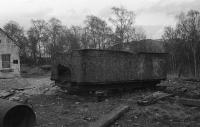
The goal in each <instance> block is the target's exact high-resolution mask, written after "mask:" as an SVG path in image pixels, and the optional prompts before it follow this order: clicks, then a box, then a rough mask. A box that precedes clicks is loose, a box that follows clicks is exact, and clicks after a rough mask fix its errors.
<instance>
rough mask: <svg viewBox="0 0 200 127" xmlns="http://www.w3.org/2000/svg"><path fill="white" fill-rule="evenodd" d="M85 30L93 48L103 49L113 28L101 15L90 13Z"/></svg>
mask: <svg viewBox="0 0 200 127" xmlns="http://www.w3.org/2000/svg"><path fill="white" fill-rule="evenodd" d="M85 24H86V27H85V30H86V34H87V35H88V37H87V38H88V39H89V41H90V47H91V48H97V49H103V48H105V45H106V43H107V41H108V36H109V34H110V33H111V28H110V27H108V25H107V23H106V21H104V20H102V19H100V18H99V17H96V16H93V15H90V16H87V19H86V20H85Z"/></svg>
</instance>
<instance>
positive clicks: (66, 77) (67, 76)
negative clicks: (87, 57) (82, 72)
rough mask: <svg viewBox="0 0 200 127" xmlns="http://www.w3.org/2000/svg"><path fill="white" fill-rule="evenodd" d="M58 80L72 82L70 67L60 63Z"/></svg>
mask: <svg viewBox="0 0 200 127" xmlns="http://www.w3.org/2000/svg"><path fill="white" fill-rule="evenodd" d="M57 69H58V80H59V81H60V82H63V83H67V82H71V71H70V69H69V68H68V67H65V66H63V65H60V64H59V65H58V68H57Z"/></svg>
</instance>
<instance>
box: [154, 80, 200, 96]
mask: <svg viewBox="0 0 200 127" xmlns="http://www.w3.org/2000/svg"><path fill="white" fill-rule="evenodd" d="M158 86H159V87H161V88H162V89H163V90H164V91H165V92H167V93H171V94H174V95H178V96H183V97H187V98H196V99H200V82H193V81H185V80H181V79H176V80H166V81H163V82H161V83H160V84H158Z"/></svg>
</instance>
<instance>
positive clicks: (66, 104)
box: [0, 76, 200, 127]
mask: <svg viewBox="0 0 200 127" xmlns="http://www.w3.org/2000/svg"><path fill="white" fill-rule="evenodd" d="M163 84H164V85H166V84H167V85H168V87H167V88H166V89H165V92H168V93H172V91H173V92H175V93H176V96H183V95H184V93H185V94H186V95H187V94H188V93H191V91H193V90H192V89H193V88H194V86H198V85H200V84H199V83H191V82H184V81H177V80H175V81H165V82H162V83H161V85H163ZM172 84H176V86H177V87H178V86H179V85H181V84H182V85H181V88H182V91H181V92H180V88H179V87H178V88H174V87H173V88H174V89H173V90H172V91H170V90H169V87H172ZM183 84H185V87H184V85H183ZM186 86H187V87H186ZM189 86H190V87H189ZM189 88H190V89H189ZM175 89H176V90H177V91H176V90H175ZM194 90H198V89H194ZM2 91H12V92H14V94H13V95H12V96H9V97H7V98H6V99H8V100H11V101H17V102H19V103H25V104H28V105H30V106H31V107H32V108H33V109H34V111H35V113H36V116H37V126H36V127H87V126H88V125H89V124H90V123H91V122H94V121H96V120H98V119H99V118H100V117H101V116H102V115H103V114H107V113H109V112H111V111H112V110H113V109H114V108H116V107H117V106H119V105H120V104H125V105H129V106H130V110H129V111H128V112H126V113H125V114H124V115H122V116H121V117H120V118H119V119H118V120H117V121H116V122H114V123H113V124H112V125H111V126H110V127H199V126H200V107H188V106H184V105H182V104H179V103H177V102H176V101H174V100H170V99H165V100H162V101H158V102H156V103H155V104H151V105H148V106H140V105H138V104H137V100H139V99H141V98H143V97H144V96H147V95H150V94H152V93H153V92H155V91H156V90H135V91H132V92H129V93H123V94H116V95H112V96H111V97H108V98H106V99H105V100H104V101H101V102H97V100H96V98H95V97H94V96H90V95H84V96H83V95H69V94H67V93H66V92H65V91H62V90H60V89H59V88H58V87H56V86H54V83H53V82H52V81H51V80H50V77H49V76H38V77H37V76H34V77H30V76H29V77H26V78H22V77H21V78H14V79H0V92H2ZM187 92H188V93H187ZM196 93H197V92H196ZM195 95H196V94H195ZM185 97H187V96H185ZM192 97H193V96H190V98H192ZM195 98H197V99H198V98H199V97H198V96H197V95H196V96H195Z"/></svg>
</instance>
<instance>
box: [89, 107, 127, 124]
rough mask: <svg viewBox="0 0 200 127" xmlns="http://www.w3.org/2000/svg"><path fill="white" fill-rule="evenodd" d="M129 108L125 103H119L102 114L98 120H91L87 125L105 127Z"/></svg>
mask: <svg viewBox="0 0 200 127" xmlns="http://www.w3.org/2000/svg"><path fill="white" fill-rule="evenodd" d="M128 109H129V107H128V106H126V105H121V106H119V107H117V108H116V109H114V110H113V111H111V113H109V114H105V115H103V116H102V117H101V118H100V119H99V120H97V121H96V122H93V123H91V124H90V125H89V127H107V126H109V125H110V124H111V123H113V122H114V121H115V120H117V119H118V118H119V117H120V116H121V115H122V114H123V113H125V112H126V111H127V110H128Z"/></svg>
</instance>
